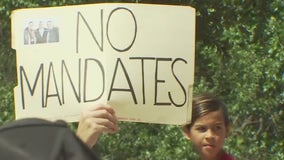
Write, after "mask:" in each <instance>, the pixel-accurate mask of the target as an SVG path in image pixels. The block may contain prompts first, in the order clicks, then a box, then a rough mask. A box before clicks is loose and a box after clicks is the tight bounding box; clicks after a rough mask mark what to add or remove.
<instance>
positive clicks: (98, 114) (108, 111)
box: [81, 104, 118, 128]
mask: <svg viewBox="0 0 284 160" xmlns="http://www.w3.org/2000/svg"><path fill="white" fill-rule="evenodd" d="M81 118H82V119H88V118H95V119H92V120H93V123H98V122H101V123H102V122H104V123H103V124H101V125H106V126H110V125H108V124H109V122H108V121H110V122H112V123H113V125H117V124H118V120H117V117H116V116H115V111H114V110H113V108H111V107H110V106H109V105H102V104H101V105H97V106H93V107H90V108H87V109H86V110H84V111H83V112H82V115H81ZM92 120H90V121H92ZM111 128H113V127H111Z"/></svg>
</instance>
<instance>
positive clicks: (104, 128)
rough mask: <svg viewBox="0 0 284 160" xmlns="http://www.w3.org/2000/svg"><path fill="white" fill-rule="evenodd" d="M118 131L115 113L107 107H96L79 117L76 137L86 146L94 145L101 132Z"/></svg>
mask: <svg viewBox="0 0 284 160" xmlns="http://www.w3.org/2000/svg"><path fill="white" fill-rule="evenodd" d="M117 131H118V120H117V118H116V116H115V111H114V110H113V108H111V107H110V106H109V105H104V104H100V105H96V106H92V107H89V108H87V109H85V110H84V111H83V112H82V114H81V117H80V120H79V125H78V128H77V135H78V136H79V138H81V139H82V140H83V141H84V142H85V143H86V144H87V145H88V146H90V147H92V146H93V145H95V143H96V141H97V139H98V138H99V135H100V134H101V133H103V132H107V133H115V132H117Z"/></svg>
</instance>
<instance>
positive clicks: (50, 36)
mask: <svg viewBox="0 0 284 160" xmlns="http://www.w3.org/2000/svg"><path fill="white" fill-rule="evenodd" d="M46 25H47V31H48V33H47V43H53V42H59V29H58V27H55V26H54V24H53V22H52V21H47V23H46Z"/></svg>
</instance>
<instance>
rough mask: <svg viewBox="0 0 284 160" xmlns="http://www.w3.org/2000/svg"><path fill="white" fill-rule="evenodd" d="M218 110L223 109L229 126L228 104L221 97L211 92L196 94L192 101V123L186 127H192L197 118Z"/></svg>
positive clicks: (226, 123)
mask: <svg viewBox="0 0 284 160" xmlns="http://www.w3.org/2000/svg"><path fill="white" fill-rule="evenodd" d="M218 110H222V112H223V116H224V121H225V125H226V126H229V123H230V122H229V115H228V112H227V109H226V105H225V104H224V103H223V102H222V101H221V100H220V99H218V98H217V97H216V96H215V95H213V94H210V93H206V94H199V95H197V96H195V97H194V98H193V101H192V117H191V123H190V124H187V125H186V128H187V129H190V128H191V126H192V125H193V124H194V123H195V121H196V119H198V118H200V117H203V116H205V115H206V114H208V113H211V112H214V111H218Z"/></svg>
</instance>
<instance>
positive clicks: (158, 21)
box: [12, 3, 195, 124]
mask: <svg viewBox="0 0 284 160" xmlns="http://www.w3.org/2000/svg"><path fill="white" fill-rule="evenodd" d="M12 48H14V49H16V52H17V53H16V54H17V79H18V85H17V86H16V87H15V89H14V93H15V114H16V118H17V119H19V118H26V117H40V118H46V119H51V120H55V119H63V120H66V121H68V122H74V121H78V119H79V115H80V112H81V110H82V109H84V108H85V107H88V106H92V105H95V104H96V103H108V104H110V105H111V106H112V107H113V108H114V109H115V111H116V114H117V116H118V118H119V119H120V120H122V121H134V122H148V123H162V124H184V123H187V122H189V121H190V119H191V101H192V99H191V97H192V86H193V80H194V52H195V9H194V8H191V7H189V6H170V5H149V4H130V3H122V4H119V3H110V4H108V3H105V4H88V5H74V6H64V7H47V8H32V9H18V10H15V11H13V14H12Z"/></svg>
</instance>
